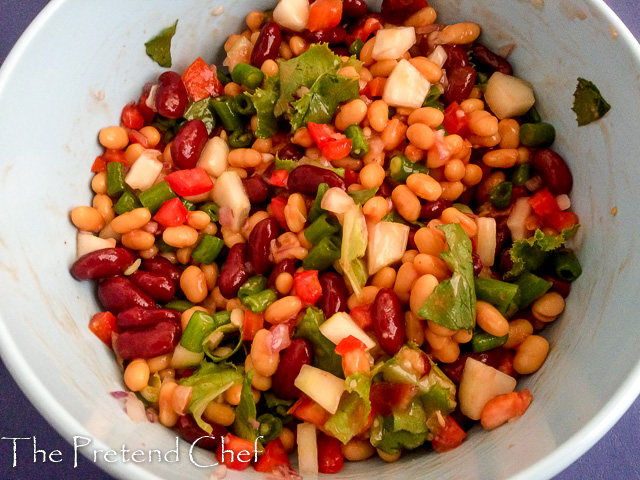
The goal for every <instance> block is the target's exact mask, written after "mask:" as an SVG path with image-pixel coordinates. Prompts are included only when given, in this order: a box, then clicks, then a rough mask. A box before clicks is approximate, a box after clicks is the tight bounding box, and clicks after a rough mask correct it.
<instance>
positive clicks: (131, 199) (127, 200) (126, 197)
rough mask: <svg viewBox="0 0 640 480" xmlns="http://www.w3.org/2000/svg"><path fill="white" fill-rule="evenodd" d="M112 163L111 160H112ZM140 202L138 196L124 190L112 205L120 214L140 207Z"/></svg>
mask: <svg viewBox="0 0 640 480" xmlns="http://www.w3.org/2000/svg"><path fill="white" fill-rule="evenodd" d="M112 163H113V162H112ZM141 206H142V204H141V203H140V200H138V197H136V196H135V194H134V193H133V192H132V191H131V190H125V191H124V192H123V193H122V195H120V198H119V199H118V201H117V202H116V203H115V204H114V205H113V211H114V212H116V213H117V214H118V215H122V214H123V213H126V212H130V211H131V210H133V209H134V208H139V207H141Z"/></svg>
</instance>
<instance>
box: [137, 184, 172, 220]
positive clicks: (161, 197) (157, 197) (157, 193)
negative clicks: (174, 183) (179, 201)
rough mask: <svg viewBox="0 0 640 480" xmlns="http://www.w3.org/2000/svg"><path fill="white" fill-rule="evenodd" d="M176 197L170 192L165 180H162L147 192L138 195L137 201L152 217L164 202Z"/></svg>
mask: <svg viewBox="0 0 640 480" xmlns="http://www.w3.org/2000/svg"><path fill="white" fill-rule="evenodd" d="M176 197H177V195H176V193H175V192H174V191H173V190H171V187H170V186H169V184H168V183H167V181H166V180H163V181H162V182H160V183H158V184H156V185H154V186H153V187H151V188H150V189H149V190H146V191H144V192H142V193H141V194H140V195H138V199H139V200H140V203H141V204H142V206H143V207H145V208H148V209H149V211H150V212H151V214H152V215H153V214H155V213H156V212H157V211H158V210H160V207H161V206H162V204H163V203H164V202H166V201H167V200H171V199H172V198H176Z"/></svg>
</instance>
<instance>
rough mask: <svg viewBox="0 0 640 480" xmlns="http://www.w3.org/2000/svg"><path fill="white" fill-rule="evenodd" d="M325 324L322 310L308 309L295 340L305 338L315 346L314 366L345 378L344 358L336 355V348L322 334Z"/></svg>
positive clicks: (297, 330)
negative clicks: (343, 369)
mask: <svg viewBox="0 0 640 480" xmlns="http://www.w3.org/2000/svg"><path fill="white" fill-rule="evenodd" d="M323 322H324V314H323V313H322V310H320V309H319V308H315V307H308V308H307V312H306V313H305V315H304V317H302V320H301V322H300V325H298V328H297V329H296V332H295V334H294V337H295V338H304V339H305V340H308V341H309V342H311V345H312V346H313V353H314V355H313V366H314V367H317V368H319V369H321V370H324V371H325V372H329V373H332V374H333V375H335V376H336V377H339V378H342V377H344V373H343V371H342V357H340V355H338V354H337V353H336V346H335V345H334V344H333V342H332V341H331V340H329V339H328V338H327V337H325V336H324V335H323V334H322V333H321V332H320V325H321V324H322V323H323Z"/></svg>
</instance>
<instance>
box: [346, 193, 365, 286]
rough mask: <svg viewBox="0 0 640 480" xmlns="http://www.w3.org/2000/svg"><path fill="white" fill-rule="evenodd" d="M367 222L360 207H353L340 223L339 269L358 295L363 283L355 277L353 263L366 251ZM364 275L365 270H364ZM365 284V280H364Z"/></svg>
mask: <svg viewBox="0 0 640 480" xmlns="http://www.w3.org/2000/svg"><path fill="white" fill-rule="evenodd" d="M367 240H368V235H367V222H366V220H365V218H364V214H363V213H362V207H360V206H359V205H353V208H350V209H349V210H347V211H346V212H345V214H344V220H343V221H342V251H341V256H340V267H341V268H342V271H343V272H344V274H345V275H346V277H347V279H348V280H349V282H350V283H351V287H352V288H353V291H354V292H355V293H356V294H358V293H360V288H361V287H362V285H364V283H361V280H362V278H359V276H357V275H356V272H355V269H354V263H353V262H354V261H355V260H356V259H358V258H362V257H363V256H364V254H365V252H366V251H367ZM364 271H365V273H366V268H365V269H364ZM364 280H365V283H366V278H365V279H364Z"/></svg>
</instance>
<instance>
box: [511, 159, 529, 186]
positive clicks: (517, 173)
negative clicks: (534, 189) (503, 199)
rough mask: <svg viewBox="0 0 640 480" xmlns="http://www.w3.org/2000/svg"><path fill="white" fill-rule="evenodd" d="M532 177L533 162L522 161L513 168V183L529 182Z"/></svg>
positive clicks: (518, 184) (522, 183)
mask: <svg viewBox="0 0 640 480" xmlns="http://www.w3.org/2000/svg"><path fill="white" fill-rule="evenodd" d="M530 178H531V164H530V163H521V164H520V165H517V166H516V167H514V169H513V173H512V174H511V183H513V184H514V185H516V186H518V187H519V186H521V185H524V184H525V183H527V180H529V179H530Z"/></svg>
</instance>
